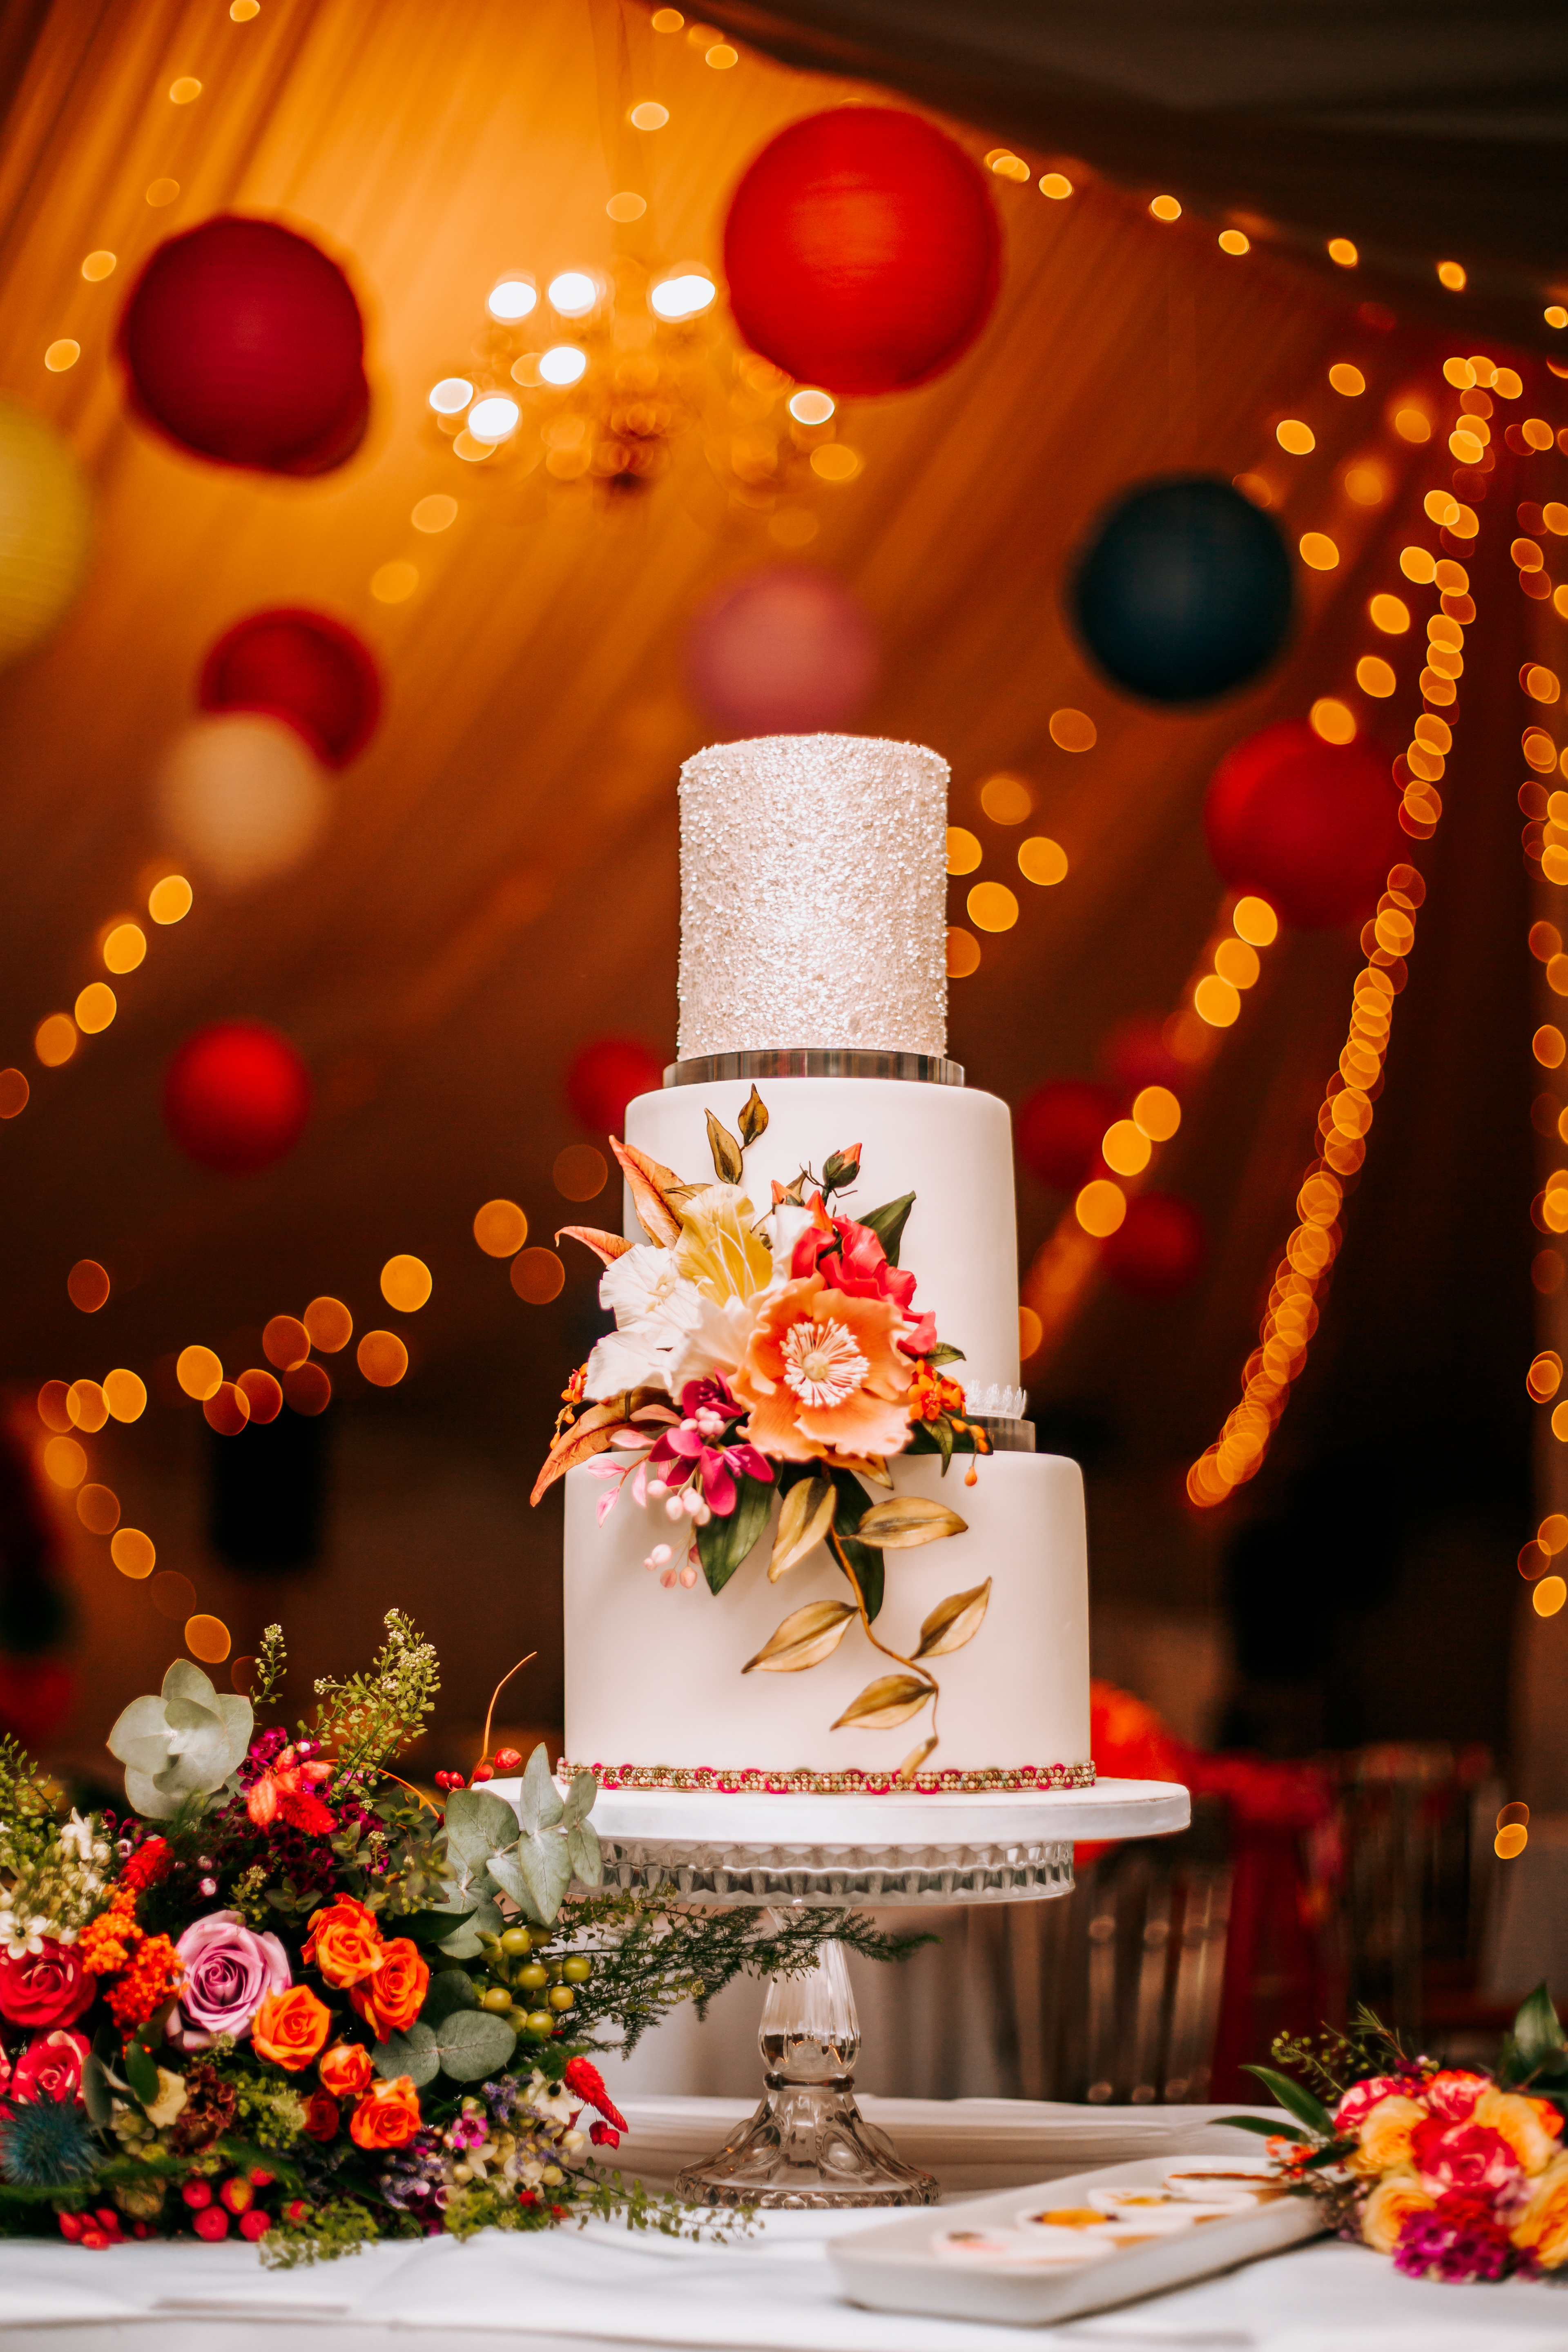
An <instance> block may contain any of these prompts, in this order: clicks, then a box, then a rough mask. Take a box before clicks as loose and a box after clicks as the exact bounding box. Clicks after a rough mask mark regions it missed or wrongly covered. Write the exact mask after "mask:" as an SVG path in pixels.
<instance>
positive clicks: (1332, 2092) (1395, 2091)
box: [1229, 1985, 1568, 2284]
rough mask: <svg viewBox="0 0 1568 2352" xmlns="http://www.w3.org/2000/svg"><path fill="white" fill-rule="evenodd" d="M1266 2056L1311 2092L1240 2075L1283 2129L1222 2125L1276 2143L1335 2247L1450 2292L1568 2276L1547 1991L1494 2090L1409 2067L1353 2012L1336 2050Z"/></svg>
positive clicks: (1284, 2050)
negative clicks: (1275, 2104) (1284, 2119)
mask: <svg viewBox="0 0 1568 2352" xmlns="http://www.w3.org/2000/svg"><path fill="white" fill-rule="evenodd" d="M1274 2054H1275V2055H1276V2056H1277V2057H1278V2058H1279V2059H1280V2060H1281V2062H1282V2063H1285V2064H1287V2065H1289V2066H1290V2067H1291V2068H1292V2070H1293V2074H1304V2075H1305V2076H1306V2077H1307V2078H1308V2082H1307V2084H1303V2083H1301V2082H1300V2081H1297V2080H1294V2079H1293V2077H1292V2074H1280V2073H1278V2072H1276V2071H1275V2070H1274V2069H1273V2068H1272V2067H1267V2066H1254V2067H1251V2068H1249V2070H1248V2071H1249V2072H1250V2073H1252V2074H1256V2075H1258V2078H1259V2080H1260V2081H1261V2082H1263V2083H1264V2084H1266V2085H1267V2087H1268V2089H1269V2090H1270V2091H1271V2092H1272V2093H1273V2095H1274V2096H1275V2097H1276V2098H1277V2099H1278V2100H1279V2103H1280V2105H1282V2106H1283V2107H1285V2108H1286V2109H1287V2110H1288V2111H1289V2114H1290V2115H1291V2116H1293V2117H1294V2118H1295V2121H1294V2122H1292V2123H1289V2124H1284V2125H1275V2124H1272V2123H1266V2122H1263V2121H1262V2120H1261V2119H1259V2118H1258V2117H1248V2116H1232V2117H1230V2118H1229V2120H1230V2121H1231V2122H1233V2123H1240V2124H1244V2125H1245V2126H1247V2128H1248V2129H1249V2130H1253V2131H1262V2132H1267V2133H1269V2134H1270V2135H1271V2136H1272V2146H1273V2148H1274V2152H1275V2153H1276V2155H1277V2157H1278V2158H1279V2163H1280V2167H1281V2171H1282V2175H1283V2177H1284V2179H1286V2180H1287V2181H1288V2182H1289V2184H1290V2185H1291V2186H1293V2187H1295V2188H1298V2189H1302V2190H1305V2191H1310V2192H1311V2193H1312V2194H1314V2195H1316V2196H1318V2197H1320V2198H1321V2200H1323V2202H1324V2204H1325V2205H1326V2207H1327V2209H1328V2210H1329V2212H1330V2214H1331V2218H1332V2219H1333V2221H1335V2223H1336V2224H1337V2226H1338V2228H1339V2231H1340V2234H1341V2236H1342V2237H1346V2238H1351V2239H1355V2240H1359V2241H1360V2242H1362V2243H1363V2244H1365V2245H1368V2246H1371V2247H1372V2248H1373V2250H1374V2251H1375V2252H1378V2253H1380V2254H1391V2255H1392V2256H1393V2258H1394V2264H1395V2266H1396V2267H1397V2268H1398V2269H1399V2270H1402V2271H1404V2272H1405V2273H1407V2274H1408V2275H1409V2276H1410V2277H1412V2278H1432V2279H1439V2280H1444V2281H1447V2282H1448V2283H1449V2284H1470V2283H1472V2282H1475V2281H1479V2280H1494V2279H1503V2278H1512V2277H1526V2278H1529V2277H1534V2276H1537V2275H1540V2276H1550V2275H1551V2274H1552V2273H1555V2272H1557V2271H1560V2270H1562V2269H1563V2265H1564V2264H1568V2147H1565V2146H1564V2138H1563V2123H1564V2119H1565V2118H1568V2038H1565V2037H1564V2034H1563V2028H1562V2026H1561V2024H1560V2023H1559V2022H1558V2018H1557V2012H1556V2011H1555V2010H1554V2009H1553V2007H1552V2001H1551V1999H1550V1997H1549V1995H1548V1992H1547V1990H1546V1987H1545V1986H1544V1985H1541V1986H1539V1987H1538V1988H1537V1989H1536V1990H1535V1991H1534V1992H1532V1993H1531V1996H1530V1999H1529V2000H1527V2001H1526V2002H1525V2003H1524V2005H1523V2007H1522V2008H1521V2010H1520V2011H1519V2014H1518V2016H1517V2017H1516V2018H1515V2020H1514V2023H1513V2031H1512V2032H1511V2033H1510V2035H1509V2037H1508V2039H1507V2041H1506V2042H1505V2043H1504V2046H1503V2053H1502V2057H1501V2060H1500V2063H1499V2065H1498V2067H1497V2069H1496V2071H1495V2073H1493V2074H1482V2073H1479V2071H1477V2070H1476V2069H1474V2068H1472V2067H1465V2066H1445V2065H1442V2064H1440V2063H1438V2061H1437V2060H1436V2059H1433V2058H1414V2057H1411V2056H1410V2055H1409V2054H1408V2053H1406V2051H1405V2049H1404V2047H1403V2045H1402V2044H1401V2042H1399V2040H1398V2038H1397V2036H1396V2035H1394V2034H1393V2033H1390V2032H1388V2031H1387V2030H1386V2028H1384V2026H1383V2025H1381V2024H1380V2023H1379V2021H1378V2020H1377V2019H1376V2018H1375V2017H1373V2015H1372V2014H1371V2013H1370V2011H1365V2010H1363V2011H1362V2012H1361V2015H1360V2017H1359V2018H1358V2019H1357V2021H1356V2023H1355V2025H1354V2027H1353V2028H1352V2031H1351V2032H1350V2033H1348V2034H1327V2035H1325V2036H1323V2037H1322V2038H1321V2041H1320V2042H1318V2044H1317V2045H1316V2046H1314V2045H1313V2044H1311V2043H1310V2042H1289V2041H1282V2042H1277V2043H1276V2044H1275V2052H1274ZM1311 2084H1315V2085H1316V2088H1312V2087H1310V2085H1311Z"/></svg>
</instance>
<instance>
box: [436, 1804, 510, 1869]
mask: <svg viewBox="0 0 1568 2352" xmlns="http://www.w3.org/2000/svg"><path fill="white" fill-rule="evenodd" d="M516 1835H517V1817H516V1815H515V1814H514V1813H513V1811H512V1809H511V1807H510V1805H509V1804H508V1803H507V1801H506V1799H505V1798H504V1797H495V1796H492V1795H491V1794H490V1792H489V1790H488V1789H454V1790H452V1792H451V1794H450V1796H449V1797H448V1798H447V1853H449V1854H450V1855H451V1857H452V1859H453V1861H454V1862H456V1863H459V1864H466V1865H467V1866H468V1869H469V1870H478V1869H479V1867H480V1865H481V1864H483V1862H484V1860H485V1858H486V1856H487V1855H488V1854H492V1853H494V1852H495V1850H496V1848H497V1846H500V1845H510V1843H511V1841H512V1839H513V1838H514V1837H515V1836H516Z"/></svg>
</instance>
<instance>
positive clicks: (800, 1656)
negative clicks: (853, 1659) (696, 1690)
mask: <svg viewBox="0 0 1568 2352" xmlns="http://www.w3.org/2000/svg"><path fill="white" fill-rule="evenodd" d="M856 1613H857V1612H856V1611H855V1609H854V1607H853V1606H852V1604H851V1603H850V1602H849V1601H811V1602H809V1603H808V1605H807V1606H806V1607H805V1609H796V1610H795V1611H794V1612H793V1613H792V1614H791V1615H790V1616H788V1617H786V1618H785V1619H784V1623H783V1624H782V1625H780V1626H778V1627H777V1628H776V1630H775V1631H774V1632H773V1633H770V1635H769V1636H768V1638H767V1640H766V1641H765V1642H764V1643H763V1646H762V1648H761V1649H760V1650H759V1651H758V1652H757V1654H756V1656H755V1657H754V1658H748V1659H747V1660H746V1663H745V1664H744V1665H743V1666H742V1668H741V1672H742V1674H743V1675H749V1674H750V1673H751V1671H752V1667H753V1666H761V1668H762V1670H763V1673H764V1674H765V1675H798V1674H800V1673H802V1672H803V1671H804V1670H805V1667H807V1666H819V1665H820V1664H822V1661H823V1660H824V1658H830V1657H831V1656H832V1655H833V1653H834V1651H835V1650H836V1649H837V1647H838V1644H839V1643H840V1642H841V1641H842V1640H843V1639H844V1636H845V1633H847V1630H848V1628H849V1625H850V1623H851V1622H852V1621H853V1619H854V1618H855V1615H856Z"/></svg>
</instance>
